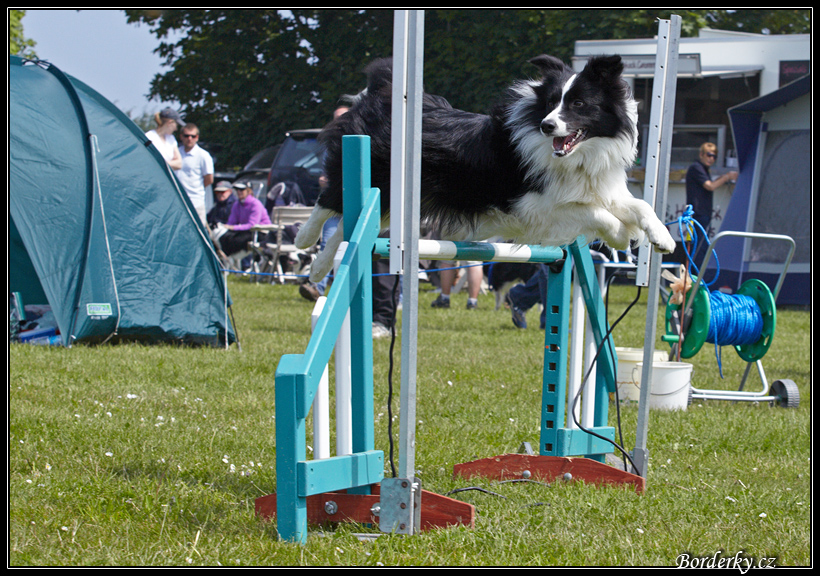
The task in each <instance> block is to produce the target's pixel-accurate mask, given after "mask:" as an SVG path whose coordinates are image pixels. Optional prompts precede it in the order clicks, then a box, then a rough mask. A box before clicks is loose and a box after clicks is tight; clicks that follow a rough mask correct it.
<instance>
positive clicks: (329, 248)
mask: <svg viewBox="0 0 820 576" xmlns="http://www.w3.org/2000/svg"><path fill="white" fill-rule="evenodd" d="M322 210H326V209H325V208H323V209H322ZM310 218H311V219H312V218H313V216H312V215H311V217H310ZM309 221H310V220H308V222H309ZM321 228H322V227H321V226H319V230H320V231H321ZM300 233H301V230H300ZM343 239H344V225H343V223H342V218H340V219H339V226H338V227H337V228H336V231H335V232H334V233H333V234H332V235H331V236H330V238H328V240H327V243H326V244H325V248H324V250H322V251H321V252H319V254H318V255H317V256H316V259H315V260H314V261H313V263H312V264H311V265H310V281H311V282H319V281H320V280H321V279H322V278H324V277H325V276H327V275H328V273H329V272H330V270H331V269H332V268H333V259H334V258H335V257H336V252H337V251H338V250H339V246H340V245H341V244H342V240H343ZM297 246H298V244H297Z"/></svg>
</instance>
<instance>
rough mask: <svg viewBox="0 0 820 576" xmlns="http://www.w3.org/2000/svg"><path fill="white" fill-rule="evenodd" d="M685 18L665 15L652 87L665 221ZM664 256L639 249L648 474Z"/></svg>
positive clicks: (648, 186)
mask: <svg viewBox="0 0 820 576" xmlns="http://www.w3.org/2000/svg"><path fill="white" fill-rule="evenodd" d="M680 29H681V18H680V16H677V15H674V14H673V15H672V17H671V19H670V20H660V21H659V26H658V51H657V56H656V59H655V79H654V82H653V86H652V106H651V113H650V126H649V139H648V141H647V154H646V155H647V158H646V160H647V164H646V167H647V168H646V181H645V185H644V200H646V201H647V202H649V204H650V205H651V206H653V207H654V208H655V214H656V215H657V216H658V218H660V219H661V221H663V219H664V218H665V212H666V192H667V188H668V185H669V184H668V183H669V158H670V154H671V148H672V126H673V121H674V112H675V89H676V87H677V74H678V46H679V44H680ZM661 264H662V261H661V255H660V254H658V253H657V252H655V251H654V250H652V247H651V246H650V245H649V242H648V241H646V242H644V244H643V245H642V246H641V248H640V251H639V253H638V270H637V280H636V282H635V283H636V284H637V285H639V286H647V285H648V286H649V294H648V295H647V323H646V333H645V335H644V352H643V372H642V375H641V390H640V399H639V402H638V426H637V432H636V436H635V449H634V451H633V458H632V459H633V461H634V462H635V466H637V467H638V470H637V472H638V474H640V475H641V476H643V477H644V478H646V471H647V470H646V468H647V463H648V460H649V455H648V452H647V448H646V441H647V432H648V429H649V395H650V387H651V383H652V361H653V355H654V351H655V336H656V332H657V319H658V304H659V301H660V280H661Z"/></svg>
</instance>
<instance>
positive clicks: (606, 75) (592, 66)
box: [584, 54, 624, 80]
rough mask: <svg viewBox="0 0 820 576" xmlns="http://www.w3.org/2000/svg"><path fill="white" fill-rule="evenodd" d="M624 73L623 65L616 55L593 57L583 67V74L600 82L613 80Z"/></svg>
mask: <svg viewBox="0 0 820 576" xmlns="http://www.w3.org/2000/svg"><path fill="white" fill-rule="evenodd" d="M623 71H624V63H623V61H622V60H621V57H620V56H619V55H618V54H614V55H611V56H593V57H592V58H590V59H589V61H588V62H587V65H586V67H584V72H585V73H587V74H590V75H592V76H593V77H597V78H601V79H602V80H615V79H617V78H619V77H620V76H621V73H622V72H623Z"/></svg>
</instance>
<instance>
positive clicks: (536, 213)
mask: <svg viewBox="0 0 820 576" xmlns="http://www.w3.org/2000/svg"><path fill="white" fill-rule="evenodd" d="M530 62H531V63H532V64H534V65H536V66H537V67H538V68H539V69H540V72H541V77H540V78H539V79H537V80H524V81H519V82H517V83H515V84H513V85H512V86H511V87H510V88H509V89H508V90H507V92H506V94H505V96H504V98H503V100H502V102H501V103H500V104H499V105H498V106H497V107H496V108H495V110H494V111H493V112H492V113H491V114H490V115H488V116H487V115H482V114H473V113H470V112H464V111H462V110H457V109H455V108H453V107H452V106H450V104H449V103H448V102H447V101H446V100H444V99H443V98H441V97H439V96H433V95H430V94H425V95H424V98H423V111H422V147H421V156H422V159H421V161H422V163H421V217H422V218H428V219H430V220H431V221H433V222H435V223H436V224H437V225H438V227H439V230H440V231H441V236H442V238H446V239H450V240H484V239H488V238H491V237H503V238H506V239H508V240H509V241H511V242H513V243H516V244H540V245H544V246H561V245H565V244H570V243H572V242H574V241H575V240H576V239H577V237H578V236H581V235H583V236H584V237H585V238H586V240H587V241H593V240H595V239H600V240H603V241H605V242H606V243H607V244H608V245H609V246H610V247H612V248H616V249H625V248H627V247H628V245H629V243H630V241H632V240H635V241H642V240H643V239H644V237H648V238H649V241H650V242H651V243H652V244H653V245H654V248H655V250H656V251H658V252H671V251H672V250H674V248H675V241H674V240H673V239H672V236H671V235H670V234H669V231H668V230H667V229H666V227H665V226H664V225H663V223H662V222H661V221H660V220H658V218H657V217H656V216H655V213H654V211H653V210H652V208H651V207H650V206H649V204H647V203H646V202H644V201H643V200H641V199H637V198H635V197H633V196H632V194H631V193H630V192H629V190H628V189H627V186H626V169H627V168H629V167H630V166H632V163H633V162H634V160H635V155H636V150H637V140H638V134H637V120H638V112H637V103H636V102H635V101H634V100H633V99H632V96H631V92H630V90H629V87H628V85H627V84H626V82H624V80H623V79H622V78H621V73H622V71H623V63H622V62H621V57H620V56H597V57H592V58H590V59H589V61H588V63H587V65H586V67H585V68H584V70H583V71H582V72H578V73H576V72H574V71H573V70H572V69H571V68H569V67H568V66H566V65H565V64H564V63H563V62H561V61H560V60H559V59H557V58H555V57H552V56H547V55H542V56H538V57H536V58H534V59H532V60H531V61H530ZM366 73H367V78H368V83H367V88H366V90H364V91H363V92H362V93H360V94H359V95H358V96H357V98H356V102H355V103H354V105H353V106H352V107H351V109H350V111H349V112H348V113H346V114H344V115H342V116H340V117H338V118H337V119H336V120H334V121H333V122H331V123H330V124H328V126H327V127H326V128H325V129H324V130H323V131H322V134H321V136H320V138H321V140H322V142H323V143H324V145H325V146H326V148H327V153H326V157H325V172H326V175H327V178H328V181H329V185H328V187H327V188H326V189H325V190H324V191H323V192H322V194H321V195H320V197H319V199H318V201H317V204H316V207H315V208H314V210H313V213H312V214H311V217H310V219H309V220H308V221H307V222H306V223H305V224H304V225H303V226H302V227H301V229H300V230H299V234H298V236H297V237H296V245H297V246H298V247H300V248H308V247H310V246H313V245H314V244H315V243H316V241H317V240H318V238H319V236H320V234H321V230H322V225H323V224H324V222H325V221H326V220H327V219H328V218H330V217H332V216H338V215H341V213H342V152H341V144H342V143H341V141H342V136H344V135H352V134H359V135H367V136H370V138H371V144H370V146H371V155H372V158H371V182H372V185H373V186H374V187H377V188H379V189H380V191H381V198H382V201H381V210H382V225H383V226H386V225H387V215H388V211H389V208H390V118H391V97H392V82H391V81H392V71H391V61H390V60H389V59H384V60H377V61H375V62H373V63H372V64H371V65H369V66H368V67H367V69H366ZM341 240H342V226H339V228H338V230H337V234H336V235H335V236H334V237H332V238H331V239H330V240H329V241H328V243H327V246H326V247H325V250H324V251H323V252H322V253H321V254H319V256H318V257H317V259H316V261H315V262H314V263H313V265H312V267H311V274H310V276H311V280H313V281H318V280H319V279H321V278H323V277H324V276H325V275H326V274H327V273H328V272H329V271H330V269H331V267H332V264H333V257H334V255H335V253H336V250H337V248H338V246H339V244H340V243H341Z"/></svg>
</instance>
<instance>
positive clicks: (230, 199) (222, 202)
mask: <svg viewBox="0 0 820 576" xmlns="http://www.w3.org/2000/svg"><path fill="white" fill-rule="evenodd" d="M235 202H236V196H234V195H233V188H231V183H230V182H228V181H227V180H220V181H219V182H217V183H216V184H215V185H214V206H213V208H211V210H210V212H208V226H209V227H210V228H216V226H217V224H226V223H227V222H228V217H229V216H230V215H231V208H233V205H234V203H235Z"/></svg>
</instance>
